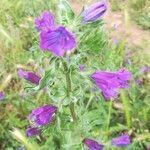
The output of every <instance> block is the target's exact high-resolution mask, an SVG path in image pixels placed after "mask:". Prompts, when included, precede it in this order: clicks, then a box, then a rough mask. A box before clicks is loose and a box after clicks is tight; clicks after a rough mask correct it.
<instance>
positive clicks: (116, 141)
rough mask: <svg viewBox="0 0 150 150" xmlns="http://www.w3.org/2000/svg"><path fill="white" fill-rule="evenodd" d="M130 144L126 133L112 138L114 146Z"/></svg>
mask: <svg viewBox="0 0 150 150" xmlns="http://www.w3.org/2000/svg"><path fill="white" fill-rule="evenodd" d="M129 144H130V137H129V135H128V134H124V135H121V136H119V137H117V138H114V139H112V145H115V146H119V147H121V146H128V145H129Z"/></svg>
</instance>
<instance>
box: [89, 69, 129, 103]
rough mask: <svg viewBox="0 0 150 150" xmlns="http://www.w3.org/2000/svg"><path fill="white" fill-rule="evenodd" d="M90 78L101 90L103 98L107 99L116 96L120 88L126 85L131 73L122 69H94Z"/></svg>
mask: <svg viewBox="0 0 150 150" xmlns="http://www.w3.org/2000/svg"><path fill="white" fill-rule="evenodd" d="M91 78H92V79H93V81H94V82H95V84H96V85H97V86H98V88H99V89H100V90H101V92H102V94H103V96H104V98H105V99H106V100H109V99H111V98H117V96H118V93H119V89H120V88H127V87H128V81H129V80H130V79H131V73H130V72H129V71H127V70H124V69H122V70H119V71H117V72H105V71H96V72H95V73H93V74H92V75H91Z"/></svg>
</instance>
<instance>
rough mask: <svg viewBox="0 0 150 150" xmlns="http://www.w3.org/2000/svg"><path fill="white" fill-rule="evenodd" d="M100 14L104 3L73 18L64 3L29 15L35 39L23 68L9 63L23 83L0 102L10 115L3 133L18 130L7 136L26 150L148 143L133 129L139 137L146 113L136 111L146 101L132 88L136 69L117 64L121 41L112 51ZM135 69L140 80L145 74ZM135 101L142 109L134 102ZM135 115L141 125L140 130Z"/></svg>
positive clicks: (61, 0) (59, 0)
mask: <svg viewBox="0 0 150 150" xmlns="http://www.w3.org/2000/svg"><path fill="white" fill-rule="evenodd" d="M41 3H42V2H41ZM49 3H50V2H48V4H49ZM56 6H57V7H56ZM43 8H45V10H46V11H43ZM106 10H107V4H106V1H103V0H100V1H98V2H96V3H94V4H91V6H89V7H88V8H86V9H83V10H82V11H81V13H80V14H79V15H78V16H77V15H76V14H75V13H74V11H73V10H72V8H71V6H70V5H69V3H68V1H67V0H53V1H52V2H51V3H50V4H49V5H48V7H41V8H40V9H39V10H36V9H35V10H34V11H33V12H35V13H34V15H33V16H36V17H35V18H34V23H33V22H32V24H33V26H34V27H35V30H34V32H35V35H36V36H34V37H33V39H32V42H31V44H29V45H28V47H30V45H31V46H32V47H31V48H30V49H29V51H27V53H29V54H30V57H31V60H30V61H28V62H27V65H26V66H25V65H20V66H19V65H17V66H19V67H17V68H19V69H18V70H17V78H22V79H25V80H26V81H27V82H28V83H30V85H29V84H25V85H26V87H25V88H24V87H23V86H22V85H21V84H19V86H18V87H16V88H14V91H13V93H15V94H14V97H10V98H9V96H8V98H6V100H7V99H8V105H6V106H5V103H6V101H4V103H1V104H2V105H4V106H3V107H7V109H8V110H10V116H11V117H10V118H11V120H10V121H8V122H9V124H10V126H9V129H10V128H12V126H13V127H14V126H15V127H17V128H18V129H14V130H13V131H12V132H11V133H12V134H13V136H14V137H15V138H16V139H17V140H18V141H19V142H20V143H22V145H23V147H25V148H26V149H29V150H30V149H31V150H34V149H35V147H36V149H42V150H48V149H52V150H57V149H60V150H81V149H88V150H102V149H114V148H116V147H127V146H129V149H130V147H131V149H132V148H133V149H134V148H135V149H136V147H140V148H141V149H142V148H143V147H144V146H143V145H142V140H141V139H142V138H145V139H146V138H147V139H148V140H149V135H147V134H146V136H145V135H142V134H141V133H143V132H141V131H140V130H137V129H138V128H140V129H141V128H144V129H143V131H144V132H145V133H146V132H147V130H145V129H147V124H148V123H149V118H148V115H147V114H148V113H149V111H150V110H149V109H144V107H142V106H145V105H149V102H148V101H147V100H146V101H142V97H144V96H145V95H144V94H141V95H140V96H139V95H138V94H137V89H136V86H135V85H134V83H133V82H132V79H133V81H134V78H135V77H136V74H135V72H136V71H135V70H134V68H132V67H131V66H132V65H133V63H131V64H130V65H131V66H130V65H129V64H127V63H126V62H125V61H124V58H125V46H126V43H125V42H124V41H121V40H120V41H119V42H118V43H117V45H115V46H114V45H112V43H111V42H109V39H108V37H107V36H106V34H105V29H104V23H103V19H102V18H103V16H104V14H105V12H106ZM31 12H32V11H31ZM38 12H40V14H39V15H38ZM31 16H32V13H31ZM32 19H33V18H32ZM33 26H32V27H33ZM31 30H32V31H33V29H32V28H31ZM31 34H32V32H31ZM32 35H33V34H32ZM21 68H25V69H21ZM29 70H33V71H29ZM41 70H42V71H41ZM143 70H144V71H143V73H144V74H146V75H147V74H148V71H147V70H148V69H147V68H146V69H145V68H144V69H143ZM145 70H146V71H145ZM141 72H142V71H141ZM14 76H15V75H14ZM14 78H15V77H14ZM19 81H20V80H19ZM21 81H22V80H21ZM14 82H18V80H15V79H13V80H12V83H11V84H13V83H14ZM25 83H26V82H25ZM28 86H30V87H28ZM16 89H17V90H16ZM9 90H10V89H9V88H5V90H4V84H2V86H1V87H0V91H6V92H7V91H9ZM16 91H19V93H25V94H23V96H19V98H18V99H21V101H18V99H17V96H18V95H17V94H16V93H17V92H16ZM139 91H140V87H139ZM142 92H143V91H141V93H142ZM131 93H132V94H131ZM16 95H17V96H16ZM138 96H139V97H140V98H139V97H138ZM145 97H146V96H145ZM3 98H5V94H4V92H0V100H2V99H3ZM146 98H147V97H146ZM146 98H145V99H146ZM9 99H10V100H11V101H9ZM16 99H17V102H16ZM139 99H140V104H143V105H141V107H142V108H141V107H139V105H138V103H137V102H136V101H138V100H139ZM147 99H148V98H147ZM12 104H14V105H12ZM116 106H118V107H116ZM134 108H136V110H135V112H136V113H134V111H133V109H134ZM12 109H13V110H15V111H12ZM11 112H12V113H11ZM139 116H140V118H142V119H143V118H144V121H145V122H146V123H143V124H140V123H139V122H140V121H139ZM141 116H142V117H141ZM143 116H144V117H143ZM1 117H2V119H1V120H2V122H3V118H5V115H3V114H2V115H1V116H0V118H1ZM144 121H143V122H144ZM4 123H5V120H4ZM4 123H3V124H4ZM5 124H7V121H6V123H5ZM0 128H1V125H0ZM2 129H3V128H2ZM2 132H3V131H2ZM120 133H122V134H121V136H118V137H116V138H114V135H120ZM123 133H125V134H123ZM140 134H141V135H140ZM6 136H8V135H6ZM138 136H140V138H137V137H138ZM86 137H89V138H86ZM131 137H133V139H132V141H131ZM0 140H1V139H0ZM138 140H139V141H140V142H138ZM145 141H146V140H145ZM28 142H29V143H28ZM35 143H36V144H35ZM144 144H145V143H144ZM34 145H36V146H35V147H34ZM14 147H15V148H16V147H18V144H17V146H16V145H15V146H14ZM0 148H1V145H0ZM6 149H7V148H6Z"/></svg>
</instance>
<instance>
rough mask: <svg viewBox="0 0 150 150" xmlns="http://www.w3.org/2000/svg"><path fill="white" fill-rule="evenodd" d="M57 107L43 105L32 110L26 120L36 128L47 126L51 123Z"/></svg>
mask: <svg viewBox="0 0 150 150" xmlns="http://www.w3.org/2000/svg"><path fill="white" fill-rule="evenodd" d="M56 111H57V107H55V106H53V105H45V106H41V107H39V108H36V109H33V110H32V112H31V114H30V115H29V117H28V119H29V120H30V121H32V122H33V123H35V125H37V126H42V125H47V124H49V123H50V122H52V120H53V117H54V114H55V112H56Z"/></svg>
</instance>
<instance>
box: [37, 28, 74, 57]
mask: <svg viewBox="0 0 150 150" xmlns="http://www.w3.org/2000/svg"><path fill="white" fill-rule="evenodd" d="M75 46H76V42H75V38H74V37H73V35H72V33H70V32H69V31H68V30H67V29H65V27H63V26H60V27H58V28H56V29H55V30H52V31H51V30H49V31H47V32H44V31H43V32H41V34H40V48H41V49H42V50H48V51H50V52H52V53H53V54H54V55H56V56H64V54H65V52H69V51H71V49H73V48H74V47H75Z"/></svg>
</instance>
